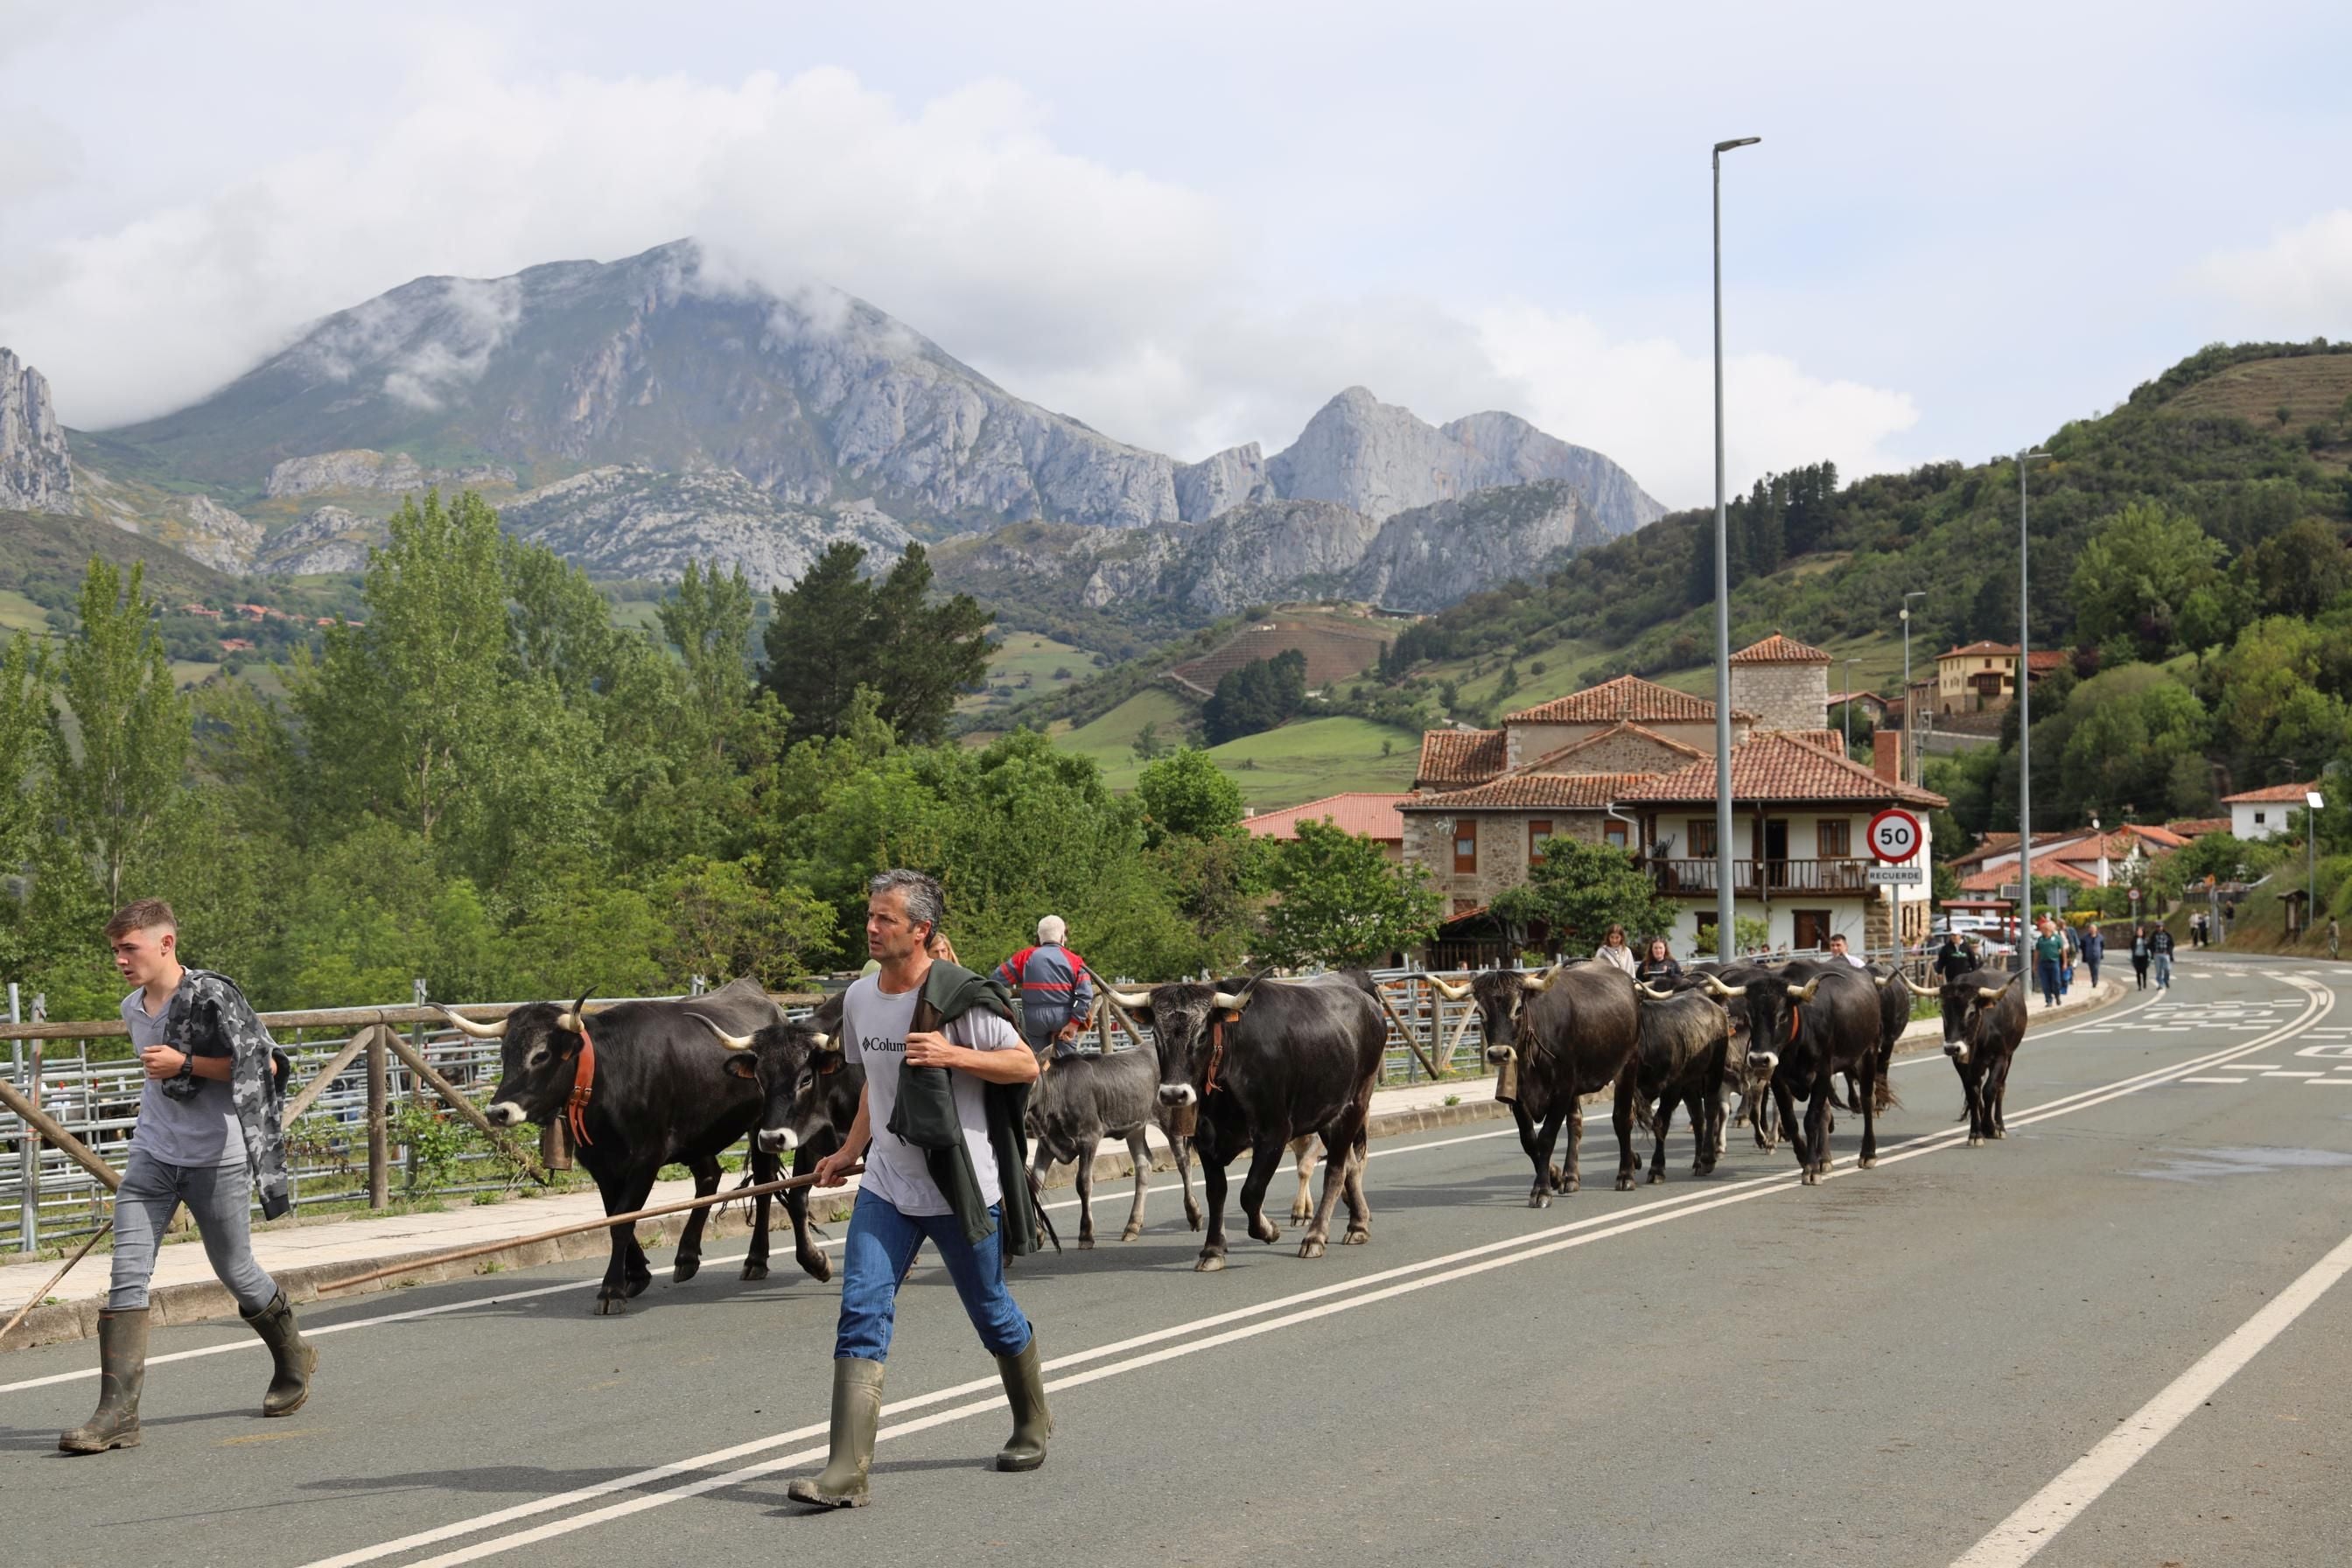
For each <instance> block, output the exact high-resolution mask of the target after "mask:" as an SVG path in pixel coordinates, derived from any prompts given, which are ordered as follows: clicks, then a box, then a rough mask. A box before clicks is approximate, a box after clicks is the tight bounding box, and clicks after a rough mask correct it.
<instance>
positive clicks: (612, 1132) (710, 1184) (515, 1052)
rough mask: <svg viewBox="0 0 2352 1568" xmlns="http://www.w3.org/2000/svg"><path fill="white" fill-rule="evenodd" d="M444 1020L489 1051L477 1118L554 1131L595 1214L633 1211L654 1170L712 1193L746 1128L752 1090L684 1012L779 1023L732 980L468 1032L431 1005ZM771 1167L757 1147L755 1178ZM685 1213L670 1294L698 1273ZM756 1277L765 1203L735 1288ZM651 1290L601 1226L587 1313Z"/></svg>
mask: <svg viewBox="0 0 2352 1568" xmlns="http://www.w3.org/2000/svg"><path fill="white" fill-rule="evenodd" d="M441 1011H442V1014H443V1016H446V1017H447V1018H448V1019H449V1020H450V1022H452V1023H454V1024H455V1025H457V1027H459V1028H460V1029H463V1030H464V1031H465V1032H466V1033H467V1034H469V1035H472V1036H474V1037H476V1038H478V1039H495V1040H497V1041H499V1047H500V1053H499V1066H500V1076H499V1086H498V1089H496V1091H495V1092H494V1093H493V1094H492V1096H491V1100H490V1103H489V1105H488V1107H486V1108H485V1110H484V1112H483V1114H484V1115H486V1116H488V1118H489V1120H490V1121H491V1122H492V1123H493V1124H494V1125H496V1126H500V1127H513V1126H518V1125H520V1124H521V1123H522V1122H525V1121H535V1122H541V1123H551V1122H555V1121H562V1122H564V1123H565V1124H566V1125H567V1126H568V1127H569V1128H570V1130H571V1132H572V1143H573V1145H574V1146H575V1148H576V1150H577V1152H578V1158H579V1161H580V1163H581V1164H582V1165H583V1166H584V1167H585V1168H586V1169H587V1172H588V1173H589V1174H590V1175H591V1176H593V1177H594V1178H595V1182H596V1190H597V1192H598V1193H599V1194H601V1195H602V1196H603V1197H604V1212H605V1213H606V1214H608V1215H615V1214H626V1213H628V1212H629V1211H630V1210H632V1209H639V1208H643V1207H645V1205H646V1194H649V1193H650V1192H652V1191H653V1185H654V1180H655V1178H656V1176H657V1175H658V1174H659V1173H660V1171H661V1168H662V1167H663V1166H664V1165H667V1164H670V1163H678V1164H683V1165H684V1166H686V1168H687V1169H688V1170H689V1171H691V1172H693V1173H694V1191H695V1195H696V1196H697V1197H708V1196H709V1195H710V1194H712V1193H715V1192H717V1191H718V1190H719V1176H720V1171H719V1154H720V1153H721V1152H724V1151H725V1150H726V1149H727V1148H728V1147H729V1146H730V1144H732V1143H734V1142H736V1141H737V1140H739V1139H740V1138H742V1137H743V1136H744V1135H745V1134H746V1133H748V1132H750V1131H751V1130H752V1129H753V1128H754V1127H755V1126H757V1125H758V1124H759V1120H760V1110H761V1098H760V1092H759V1089H757V1087H756V1086H755V1085H753V1084H751V1083H750V1082H747V1081H746V1080H745V1079H742V1078H740V1077H739V1076H737V1075H736V1074H735V1073H733V1072H730V1071H729V1070H728V1068H727V1065H726V1060H725V1058H726V1055H727V1053H726V1052H724V1051H722V1050H720V1049H719V1048H718V1047H717V1046H715V1045H714V1044H713V1043H712V1041H711V1038H710V1035H709V1031H708V1030H707V1029H706V1028H705V1026H703V1025H702V1024H701V1023H699V1022H698V1021H697V1020H696V1019H695V1017H694V1016H693V1015H694V1014H697V1013H699V1014H703V1015H705V1016H709V1017H710V1018H712V1019H715V1020H717V1021H718V1022H719V1024H720V1026H723V1027H725V1028H727V1029H729V1030H730V1031H734V1032H738V1033H741V1034H751V1033H753V1032H754V1031H756V1030H758V1029H760V1028H762V1027H764V1026H767V1025H769V1024H772V1023H777V1022H780V1021H781V1020H782V1016H783V1015H782V1013H781V1012H780V1011H778V1009H777V1007H776V1005H775V1004H774V1003H772V1002H771V1001H769V1000H768V995H767V993H766V992H765V991H763V990H761V988H760V985H759V983H758V982H756V981H753V980H750V979H744V980H738V981H735V982H733V983H732V984H729V985H725V986H722V987H721V988H719V990H717V991H714V992H712V993H710V994H709V995H707V996H697V997H694V998H691V999H690V1000H689V999H681V1000H677V1001H653V1002H619V1003H615V1004H614V1005H611V1006H609V1007H604V1008H594V1007H591V1006H589V1005H588V1004H587V1003H586V1002H585V1001H584V1000H583V1001H580V1002H575V1003H573V1004H572V1005H570V1006H568V1007H567V1006H565V1005H563V1004H562V1003H559V1002H533V1003H531V1004H530V1005H526V1006H522V1007H518V1008H516V1009H515V1010H514V1011H513V1012H512V1013H509V1015H507V1016H506V1017H505V1018H503V1019H501V1020H499V1022H498V1023H496V1024H482V1023H477V1022H476V1021H474V1020H473V1019H470V1018H467V1017H465V1016H462V1015H460V1014H457V1013H455V1012H452V1011H450V1010H449V1009H448V1008H446V1007H444V1008H442V1009H441ZM775 1170H776V1162H775V1161H774V1159H773V1158H772V1156H768V1155H764V1154H762V1153H761V1152H759V1151H758V1150H757V1149H756V1148H755V1149H754V1151H753V1154H752V1174H753V1176H754V1177H755V1179H759V1180H768V1179H772V1177H773V1175H774V1173H775ZM709 1212H710V1211H709V1210H708V1209H697V1210H695V1211H694V1215H693V1217H692V1218H690V1219H688V1221H687V1225H686V1231H685V1234H684V1235H682V1236H681V1237H678V1243H677V1261H676V1263H675V1264H674V1266H673V1267H672V1268H671V1270H670V1278H671V1279H674V1280H676V1281H677V1282H678V1283H680V1284H683V1283H684V1282H685V1281H687V1280H688V1279H693V1278H694V1276H695V1274H696V1272H697V1271H698V1269H700V1268H701V1267H702V1230H703V1226H704V1223H705V1221H706V1220H707V1218H708V1217H709ZM767 1271H768V1204H767V1200H766V1199H764V1198H762V1199H761V1200H759V1208H758V1217H757V1218H756V1220H755V1221H754V1224H753V1227H752V1236H751V1252H750V1254H749V1256H748V1257H747V1258H745V1260H744V1264H743V1277H744V1278H745V1279H761V1278H764V1277H765V1276H766V1274H767ZM652 1283H653V1268H652V1266H651V1265H650V1264H648V1263H647V1262H646V1255H645V1249H644V1248H643V1247H639V1246H638V1245H637V1239H636V1237H635V1234H634V1233H633V1231H632V1230H631V1228H630V1227H629V1226H614V1229H613V1256H612V1261H611V1262H610V1263H609V1264H608V1265H607V1266H606V1267H605V1269H604V1283H603V1284H602V1285H601V1286H600V1287H599V1288H598V1289H597V1292H596V1310H597V1311H598V1312H599V1313H604V1314H608V1315H609V1314H613V1313H617V1312H621V1311H625V1310H626V1307H625V1303H626V1302H627V1300H628V1299H629V1298H630V1297H632V1296H635V1295H638V1294H640V1293H641V1292H642V1291H644V1289H646V1286H648V1285H650V1284H652Z"/></svg>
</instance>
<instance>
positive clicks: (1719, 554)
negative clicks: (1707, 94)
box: [1709, 136, 1764, 963]
mask: <svg viewBox="0 0 2352 1568" xmlns="http://www.w3.org/2000/svg"><path fill="white" fill-rule="evenodd" d="M1762 140H1764V139H1763V138H1762V137H1761V136H1741V137H1738V138H1735V139H1734V140H1732V141H1729V142H1717V143H1716V144H1715V156H1714V157H1713V158H1712V159H1710V160H1709V163H1710V164H1711V165H1712V167H1713V169H1714V172H1715V955H1716V957H1717V958H1719V959H1721V960H1722V961H1723V962H1724V963H1730V962H1731V960H1732V958H1733V956H1734V954H1733V952H1732V951H1731V932H1732V896H1731V894H1732V887H1731V547H1730V543H1729V541H1728V539H1727V532H1728V530H1727V528H1726V526H1725V523H1724V504H1723V155H1724V154H1725V153H1728V152H1730V151H1731V150H1732V149H1733V148H1735V147H1753V146H1754V145H1755V144H1756V143H1757V142H1761V141H1762Z"/></svg>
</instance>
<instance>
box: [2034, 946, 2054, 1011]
mask: <svg viewBox="0 0 2352 1568" xmlns="http://www.w3.org/2000/svg"><path fill="white" fill-rule="evenodd" d="M2035 967H2036V968H2038V969H2039V970H2040V971H2041V972H2042V973H2041V974H2040V976H2039V978H2040V980H2041V982H2042V1001H2043V1003H2045V1004H2048V1005H2055V1004H2056V1003H2057V1000H2058V991H2059V985H2058V961H2057V960H2056V959H2054V958H2044V959H2041V960H2038V961H2036V963H2035Z"/></svg>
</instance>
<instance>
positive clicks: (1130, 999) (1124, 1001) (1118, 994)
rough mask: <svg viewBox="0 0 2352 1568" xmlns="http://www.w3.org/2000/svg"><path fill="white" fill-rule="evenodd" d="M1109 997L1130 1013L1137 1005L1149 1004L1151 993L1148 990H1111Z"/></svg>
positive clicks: (1145, 1005)
mask: <svg viewBox="0 0 2352 1568" xmlns="http://www.w3.org/2000/svg"><path fill="white" fill-rule="evenodd" d="M1110 999H1111V1000H1112V1001H1114V1002H1116V1003H1118V1005H1120V1006H1122V1007H1124V1008H1126V1009H1127V1010H1128V1011H1129V1012H1130V1013H1132V1012H1134V1011H1135V1010H1136V1009H1137V1008H1138V1007H1149V1006H1150V1005H1151V993H1150V992H1149V991H1113V992H1112V993H1111V994H1110Z"/></svg>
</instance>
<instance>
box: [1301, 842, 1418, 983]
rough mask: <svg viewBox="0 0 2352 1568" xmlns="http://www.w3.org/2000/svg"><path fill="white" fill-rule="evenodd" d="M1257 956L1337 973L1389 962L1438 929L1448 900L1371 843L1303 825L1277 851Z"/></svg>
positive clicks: (1414, 868)
mask: <svg viewBox="0 0 2352 1568" xmlns="http://www.w3.org/2000/svg"><path fill="white" fill-rule="evenodd" d="M1267 884H1268V886H1269V887H1270V888H1271V889H1273V892H1274V895H1275V903H1274V905H1273V907H1272V908H1270V909H1268V910H1266V912H1265V928H1264V931H1263V933H1262V935H1261V938H1260V941H1259V943H1258V954H1259V956H1260V957H1262V958H1264V959H1265V960H1267V961H1268V962H1270V963H1279V964H1291V965H1297V964H1307V963H1324V964H1328V965H1330V966H1332V967H1333V968H1346V967H1349V966H1354V965H1370V964H1377V963H1385V962H1387V959H1388V955H1389V954H1391V953H1392V952H1402V951H1403V950H1405V949H1406V948H1409V947H1412V946H1413V945H1414V944H1416V943H1418V942H1423V941H1425V940H1426V939H1427V938H1428V937H1429V936H1430V935H1431V934H1432V933H1433V932H1434V931H1436V930H1437V921H1438V916H1439V914H1440V912H1441V911H1442V910H1444V900H1443V899H1442V898H1441V897H1440V896H1439V895H1438V892H1437V889H1434V888H1433V887H1431V886H1430V884H1429V878H1428V874H1427V873H1426V872H1425V871H1423V869H1422V868H1420V867H1418V866H1402V865H1398V864H1396V863H1395V862H1393V861H1391V860H1390V859H1389V858H1388V854H1387V851H1386V850H1384V849H1383V848H1382V847H1381V846H1380V844H1378V843H1377V842H1375V841H1374V840H1372V839H1370V838H1364V837H1358V836H1357V835H1354V834H1350V833H1343V832H1341V831H1340V830H1339V828H1337V827H1334V826H1331V825H1330V824H1329V823H1326V822H1301V823H1300V824H1299V825H1298V837H1297V838H1295V839H1293V840H1290V841H1289V842H1287V843H1285V844H1283V845H1282V846H1281V847H1280V848H1279V849H1277V850H1276V852H1275V856H1274V864H1273V867H1272V868H1271V870H1270V872H1269V875H1268V877H1267Z"/></svg>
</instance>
